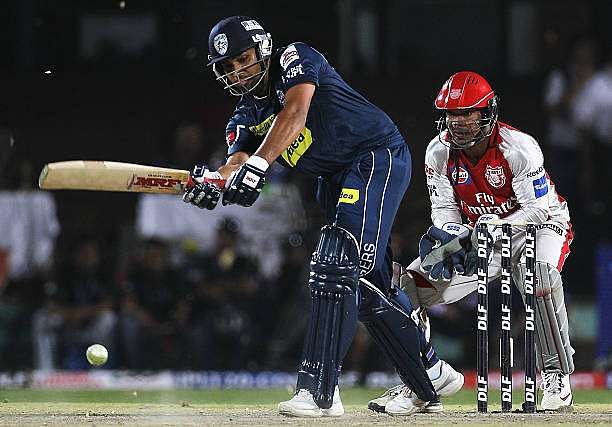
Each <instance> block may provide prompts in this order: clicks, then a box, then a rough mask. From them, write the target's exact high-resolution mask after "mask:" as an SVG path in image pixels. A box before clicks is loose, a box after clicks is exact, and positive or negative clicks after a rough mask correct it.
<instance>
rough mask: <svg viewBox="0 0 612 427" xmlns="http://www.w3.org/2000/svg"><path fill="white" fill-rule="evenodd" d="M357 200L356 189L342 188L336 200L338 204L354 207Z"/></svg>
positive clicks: (357, 193)
mask: <svg viewBox="0 0 612 427" xmlns="http://www.w3.org/2000/svg"><path fill="white" fill-rule="evenodd" d="M358 200H359V190H358V189H356V188H343V189H342V191H341V192H340V197H339V198H338V203H348V204H349V205H354V204H355V203H357V201H358Z"/></svg>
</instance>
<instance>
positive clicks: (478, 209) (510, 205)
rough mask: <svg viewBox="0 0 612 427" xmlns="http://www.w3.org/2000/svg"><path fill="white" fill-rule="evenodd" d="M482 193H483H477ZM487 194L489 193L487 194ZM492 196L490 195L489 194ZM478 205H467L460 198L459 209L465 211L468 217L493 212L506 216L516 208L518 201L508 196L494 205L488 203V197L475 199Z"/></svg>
mask: <svg viewBox="0 0 612 427" xmlns="http://www.w3.org/2000/svg"><path fill="white" fill-rule="evenodd" d="M477 194H484V193H477ZM487 196H489V195H487ZM489 197H492V196H489ZM477 203H479V206H472V205H468V204H467V203H466V202H465V201H464V200H461V210H463V212H464V213H465V215H466V216H468V217H470V218H478V217H479V216H480V215H486V214H495V215H499V216H506V215H507V214H510V213H512V212H514V211H516V209H517V208H518V201H517V200H516V197H514V196H513V197H510V198H509V199H506V200H504V201H503V202H501V203H499V204H495V205H489V204H488V203H490V199H488V197H487V199H486V200H484V199H480V200H477Z"/></svg>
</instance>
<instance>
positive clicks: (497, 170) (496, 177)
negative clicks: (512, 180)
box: [485, 165, 506, 188]
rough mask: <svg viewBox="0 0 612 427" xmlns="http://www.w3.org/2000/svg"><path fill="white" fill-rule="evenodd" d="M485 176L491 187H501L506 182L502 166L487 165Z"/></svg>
mask: <svg viewBox="0 0 612 427" xmlns="http://www.w3.org/2000/svg"><path fill="white" fill-rule="evenodd" d="M485 178H486V179H487V182H488V183H489V184H491V187H493V188H502V187H503V186H504V184H506V174H505V173H504V168H503V167H502V166H495V167H493V166H491V165H487V168H486V170H485Z"/></svg>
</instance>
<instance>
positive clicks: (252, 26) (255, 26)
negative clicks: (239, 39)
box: [241, 19, 263, 31]
mask: <svg viewBox="0 0 612 427" xmlns="http://www.w3.org/2000/svg"><path fill="white" fill-rule="evenodd" d="M241 24H242V26H243V27H244V29H245V30H247V31H253V30H262V31H263V28H262V27H261V25H259V22H257V21H256V20H254V19H250V20H248V21H242V22H241Z"/></svg>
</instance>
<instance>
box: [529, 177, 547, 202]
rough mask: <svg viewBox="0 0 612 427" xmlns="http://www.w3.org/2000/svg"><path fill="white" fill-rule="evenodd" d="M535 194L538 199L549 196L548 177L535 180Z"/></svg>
mask: <svg viewBox="0 0 612 427" xmlns="http://www.w3.org/2000/svg"><path fill="white" fill-rule="evenodd" d="M532 183H533V192H534V193H535V197H536V199H539V198H540V197H542V196H545V195H546V194H548V182H547V181H546V176H542V177H540V178H538V179H534V180H533V182H532Z"/></svg>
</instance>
